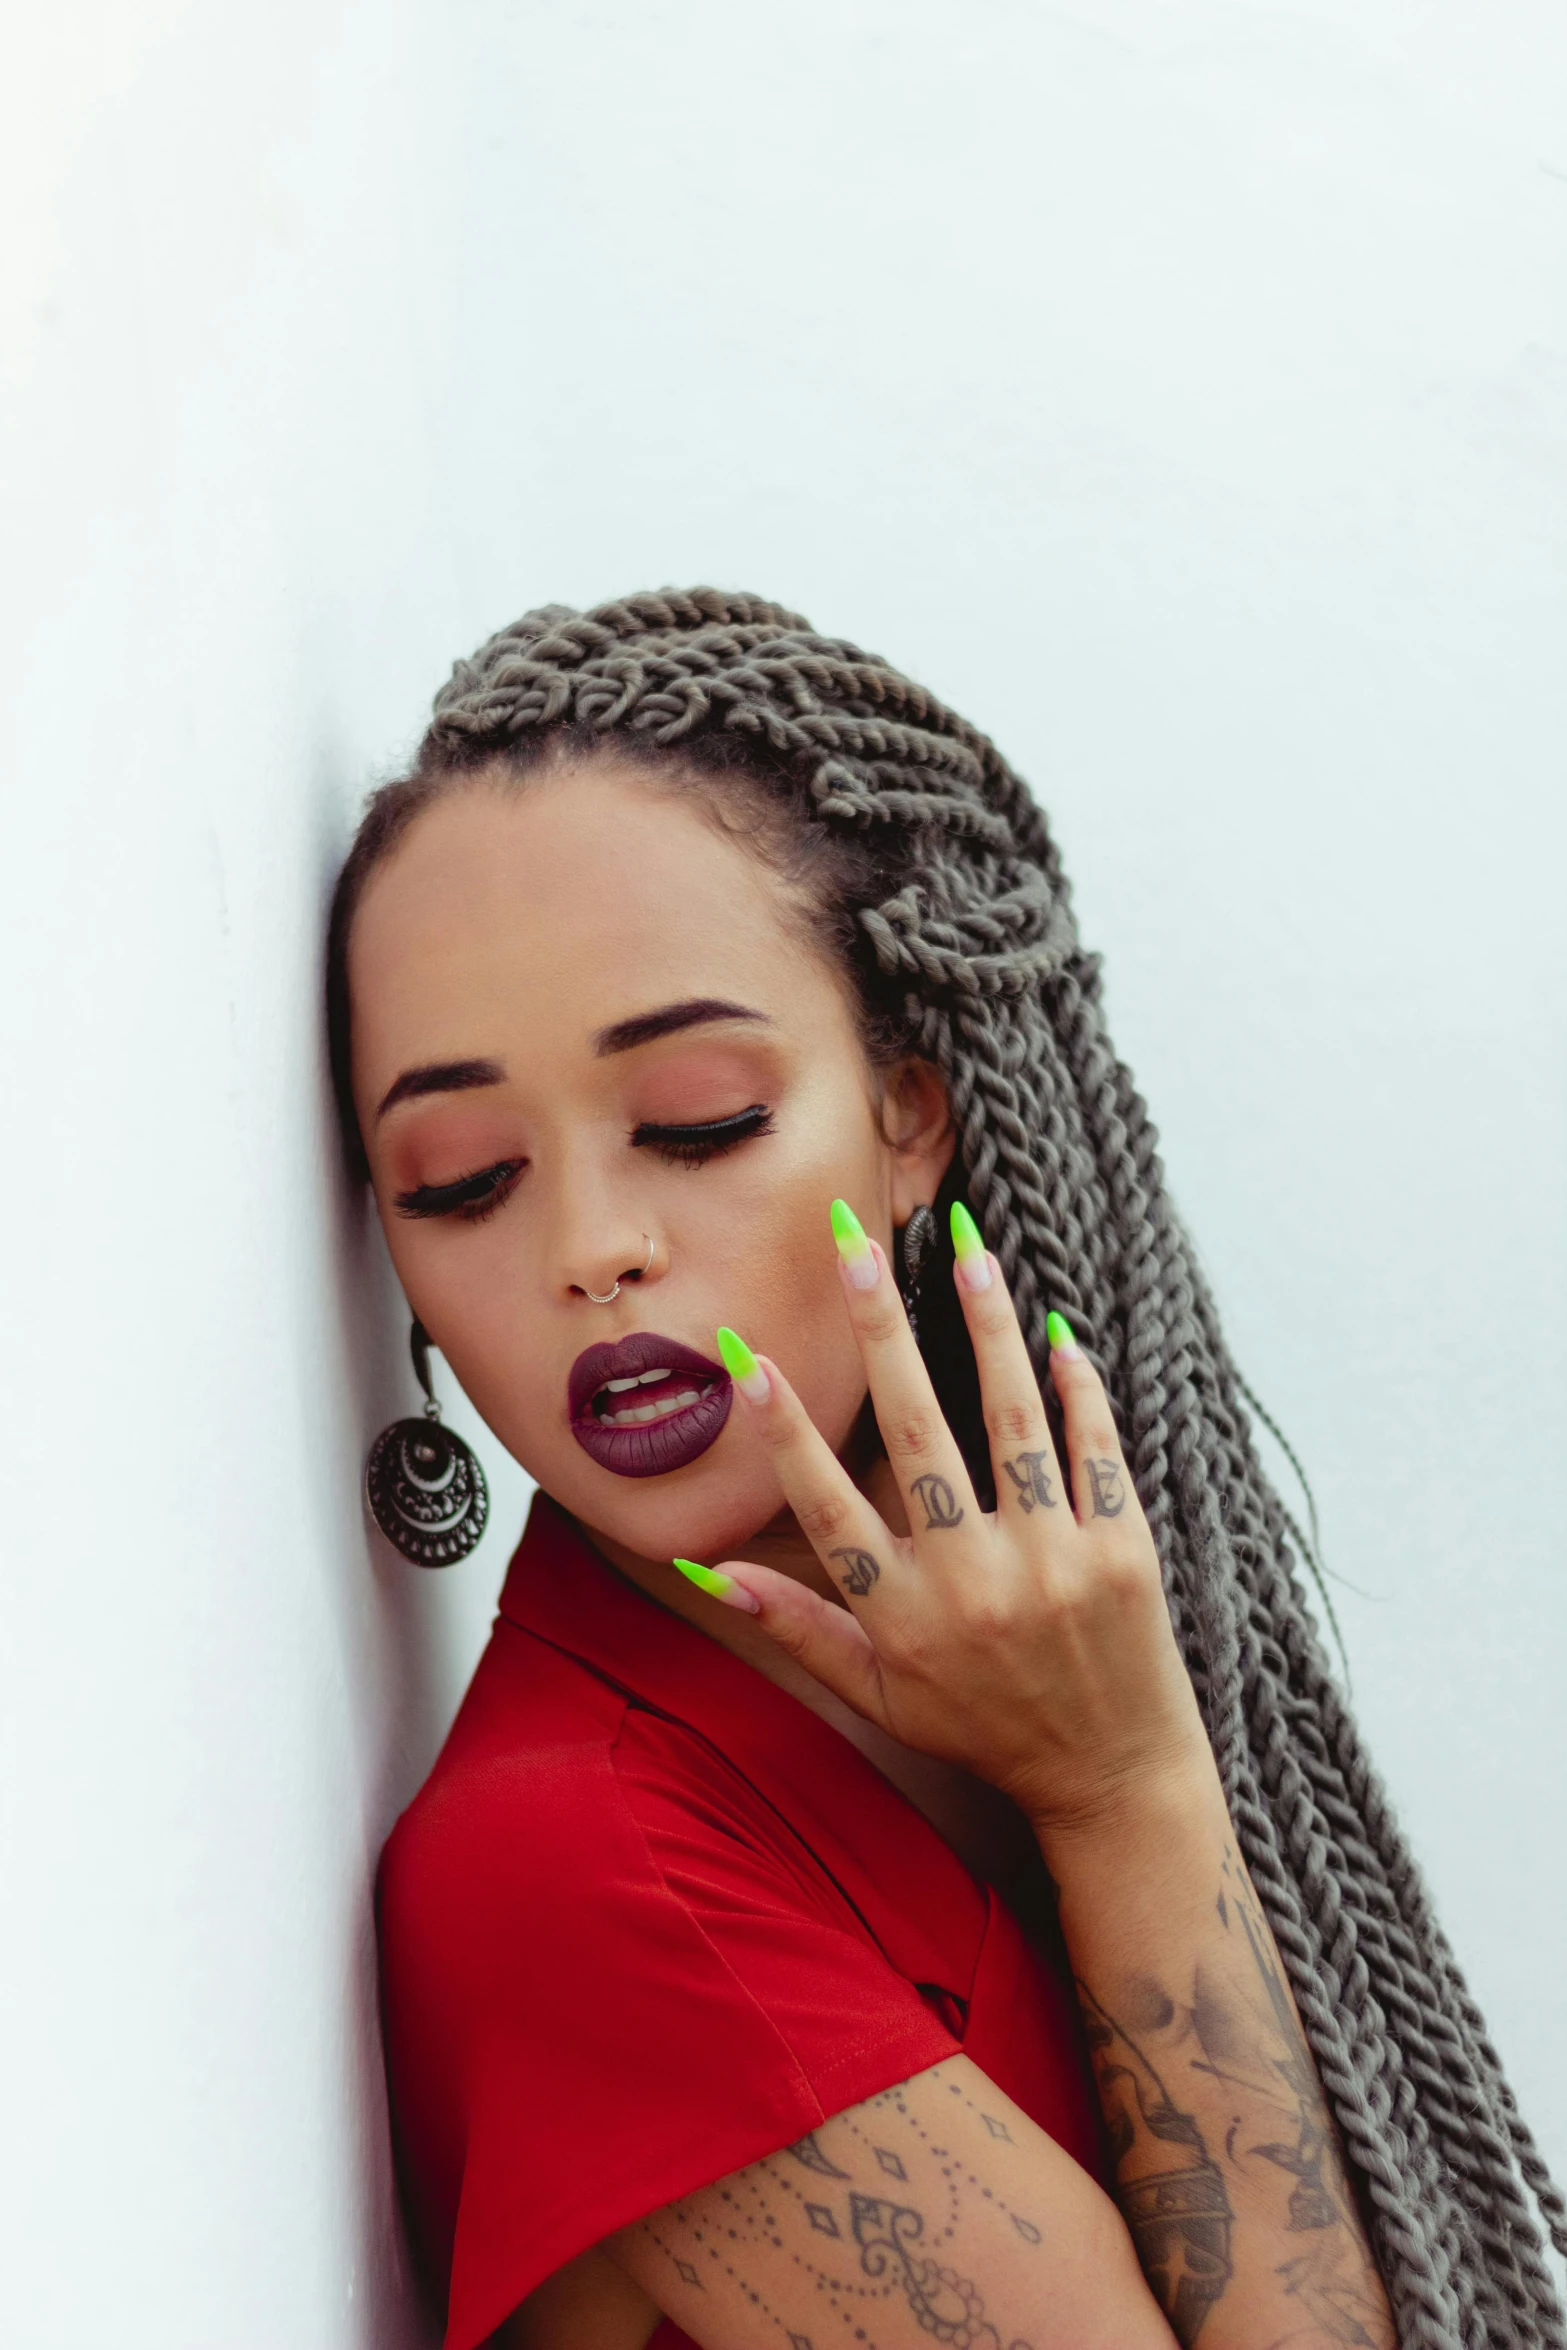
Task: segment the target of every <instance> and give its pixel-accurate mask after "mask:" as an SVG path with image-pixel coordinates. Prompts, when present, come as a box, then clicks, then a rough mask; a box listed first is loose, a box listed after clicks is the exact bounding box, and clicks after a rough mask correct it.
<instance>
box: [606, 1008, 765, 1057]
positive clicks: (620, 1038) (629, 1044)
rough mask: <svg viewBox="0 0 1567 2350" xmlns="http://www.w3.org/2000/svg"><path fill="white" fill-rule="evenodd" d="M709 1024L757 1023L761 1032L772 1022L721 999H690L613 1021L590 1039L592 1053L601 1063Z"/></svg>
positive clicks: (762, 1013) (763, 1016)
mask: <svg viewBox="0 0 1567 2350" xmlns="http://www.w3.org/2000/svg"><path fill="white" fill-rule="evenodd" d="M712 1020H759V1021H760V1022H761V1023H762V1025H763V1027H764V1028H770V1027H771V1026H772V1022H771V1021H770V1020H769V1019H768V1017H767V1014H766V1013H765V1012H753V1011H752V1010H751V1009H750V1008H749V1006H748V1005H745V1004H729V1003H725V1002H724V1000H723V998H722V997H721V996H710V995H699V996H691V997H689V998H688V999H687V1001H686V1002H685V1003H683V1004H665V1005H663V1006H662V1008H661V1009H660V1010H659V1011H656V1012H639V1013H638V1014H637V1015H636V1018H635V1019H633V1020H617V1021H616V1022H615V1023H614V1025H613V1027H610V1028H601V1029H600V1030H599V1032H598V1034H597V1036H595V1038H594V1039H593V1050H594V1052H595V1053H597V1054H598V1055H599V1057H600V1058H601V1059H602V1058H603V1057H604V1056H605V1055H606V1054H608V1053H629V1052H632V1051H634V1049H635V1048H636V1046H638V1045H639V1044H651V1043H652V1042H653V1040H654V1038H655V1037H659V1036H674V1035H675V1034H676V1033H677V1032H678V1031H679V1030H680V1029H682V1028H701V1027H704V1026H705V1025H706V1024H707V1023H708V1022H709V1021H712Z"/></svg>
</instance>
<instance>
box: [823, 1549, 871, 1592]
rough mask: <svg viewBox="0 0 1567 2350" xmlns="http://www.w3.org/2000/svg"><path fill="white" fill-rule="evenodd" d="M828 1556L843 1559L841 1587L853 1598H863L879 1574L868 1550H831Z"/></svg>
mask: <svg viewBox="0 0 1567 2350" xmlns="http://www.w3.org/2000/svg"><path fill="white" fill-rule="evenodd" d="M827 1555H828V1557H829V1558H835V1559H842V1561H843V1587H844V1589H845V1591H847V1592H849V1593H850V1594H851V1596H852V1597H853V1598H855V1599H863V1598H864V1597H865V1594H866V1592H867V1591H869V1589H870V1587H871V1585H872V1584H873V1583H874V1582H876V1581H877V1580H878V1578H879V1577H880V1574H881V1569H880V1567H879V1566H878V1565H877V1564H876V1561H875V1560H874V1559H873V1558H872V1557H871V1554H870V1552H869V1551H868V1550H833V1551H829V1552H828V1554H827Z"/></svg>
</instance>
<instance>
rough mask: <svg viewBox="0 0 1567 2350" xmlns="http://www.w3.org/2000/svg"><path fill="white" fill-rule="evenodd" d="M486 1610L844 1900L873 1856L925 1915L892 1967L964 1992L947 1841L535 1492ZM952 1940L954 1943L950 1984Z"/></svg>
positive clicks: (971, 1888) (881, 1879)
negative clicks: (793, 1839) (655, 1736)
mask: <svg viewBox="0 0 1567 2350" xmlns="http://www.w3.org/2000/svg"><path fill="white" fill-rule="evenodd" d="M715 1604H716V1603H715ZM500 1611H501V1614H502V1616H503V1617H504V1618H505V1619H506V1621H507V1622H508V1623H511V1624H514V1625H516V1626H517V1627H518V1628H519V1629H520V1630H522V1631H524V1632H531V1633H532V1634H534V1636H535V1637H536V1638H538V1639H541V1640H547V1641H548V1642H549V1643H550V1645H551V1646H552V1647H554V1648H558V1649H562V1650H564V1651H565V1652H566V1653H567V1654H568V1655H570V1656H574V1657H577V1658H579V1659H580V1660H581V1662H582V1663H583V1664H585V1665H586V1666H588V1667H589V1669H590V1670H591V1671H593V1672H594V1673H596V1674H598V1675H599V1676H600V1677H601V1678H602V1679H604V1680H607V1681H610V1682H612V1683H613V1684H614V1685H615V1686H616V1687H618V1688H620V1689H623V1690H625V1691H626V1693H627V1694H628V1695H629V1696H631V1697H632V1698H634V1699H636V1700H638V1701H639V1702H641V1703H643V1704H646V1705H650V1706H652V1707H653V1708H654V1709H655V1710H656V1711H658V1712H659V1713H662V1714H666V1715H670V1716H672V1717H673V1718H674V1719H676V1720H677V1721H680V1722H683V1723H685V1724H686V1725H687V1726H688V1727H689V1728H691V1729H693V1730H695V1731H696V1732H697V1733H698V1734H699V1735H700V1736H701V1737H703V1738H705V1739H706V1740H708V1741H709V1742H710V1743H711V1744H712V1745H713V1746H714V1747H716V1748H717V1750H718V1752H719V1753H720V1754H721V1755H722V1756H723V1757H724V1759H725V1761H726V1762H728V1763H729V1764H730V1765H732V1767H733V1768H735V1769H736V1770H738V1771H739V1772H740V1773H741V1775H742V1776H743V1777H744V1778H746V1779H747V1780H749V1781H750V1783H751V1785H752V1786H753V1787H754V1788H755V1789H756V1790H757V1792H758V1793H759V1794H760V1795H761V1796H763V1797H764V1799H765V1800H766V1801H767V1802H768V1803H769V1804H770V1805H771V1807H772V1808H773V1809H774V1810H775V1811H776V1812H777V1813H778V1814H779V1815H780V1816H781V1817H782V1819H783V1820H785V1821H786V1822H787V1823H788V1825H789V1826H790V1827H791V1828H792V1829H793V1830H794V1831H795V1832H796V1833H797V1834H799V1835H801V1836H803V1837H804V1839H805V1841H806V1842H807V1843H808V1844H809V1845H810V1847H811V1849H812V1850H813V1851H814V1852H815V1853H816V1855H817V1857H818V1859H819V1860H821V1862H822V1863H823V1864H824V1865H825V1866H826V1867H827V1868H828V1869H829V1870H830V1872H831V1873H832V1875H833V1876H834V1877H835V1878H836V1879H837V1880H838V1882H839V1884H840V1885H841V1886H842V1887H843V1888H844V1889H845V1891H847V1892H849V1893H850V1896H851V1898H852V1899H854V1900H855V1904H856V1907H861V1906H862V1905H863V1902H864V1898H865V1895H864V1890H863V1885H864V1880H865V1877H866V1874H867V1856H868V1855H870V1854H874V1856H875V1859H874V1878H875V1885H876V1890H877V1892H878V1893H879V1894H880V1895H881V1896H882V1897H883V1898H884V1899H885V1901H886V1902H887V1903H888V1904H889V1905H890V1913H889V1914H891V1915H893V1916H896V1917H898V1918H900V1919H901V1920H902V1921H903V1922H904V1926H905V1930H907V1929H913V1930H914V1934H915V1938H916V1939H922V1938H923V1937H922V1936H921V1935H920V1931H919V1923H920V1921H924V1920H928V1921H929V1931H930V1937H931V1938H930V1943H929V1947H928V1948H927V1949H926V1950H925V1951H924V1952H923V1953H917V1952H915V1951H913V1950H905V1951H904V1952H903V1953H902V1954H901V1956H900V1961H899V1963H900V1964H901V1965H902V1966H903V1968H904V1971H906V1972H909V1973H911V1974H912V1975H913V1978H914V1979H915V1980H928V1981H932V1982H938V1983H944V1984H946V1985H947V1986H948V1987H949V1988H951V1989H953V1990H956V1991H957V1992H958V1993H959V1995H960V1996H961V1997H965V1998H966V1997H967V1995H968V1991H969V1983H968V1980H967V1975H968V1972H969V1969H970V1967H971V1966H972V1961H973V1957H974V1956H975V1955H977V1951H978V1946H979V1941H980V1939H981V1937H982V1936H983V1933H984V1927H985V1920H986V1916H987V1913H988V1908H989V1902H988V1896H987V1894H986V1892H985V1891H984V1889H982V1888H981V1886H980V1885H979V1884H977V1883H976V1881H975V1879H974V1878H973V1877H972V1876H971V1875H970V1874H969V1871H968V1870H967V1868H965V1866H964V1864H963V1863H962V1861H960V1860H959V1858H958V1856H957V1854H956V1853H955V1852H954V1851H953V1850H952V1848H951V1846H950V1845H949V1844H947V1843H946V1841H945V1840H944V1838H942V1837H941V1836H939V1835H938V1834H937V1832H936V1830H935V1829H934V1828H933V1827H932V1826H931V1824H930V1822H929V1821H928V1820H927V1819H926V1818H925V1816H924V1814H923V1813H922V1812H920V1811H918V1810H917V1809H916V1808H915V1806H914V1805H913V1804H912V1803H910V1802H909V1801H908V1800H907V1798H906V1797H905V1796H903V1795H902V1794H900V1792H899V1791H898V1789H897V1788H896V1787H894V1786H893V1785H892V1783H891V1781H890V1780H888V1779H884V1778H883V1777H882V1774H881V1773H880V1771H878V1770H877V1769H876V1767H875V1766H874V1764H872V1763H871V1762H869V1761H868V1760H867V1759H866V1757H865V1756H864V1755H863V1754H861V1752H860V1750H859V1748H858V1747H857V1746H854V1745H852V1744H851V1743H850V1741H849V1740H848V1739H847V1738H845V1737H844V1735H843V1734H842V1732H841V1731H839V1730H836V1729H834V1728H833V1726H832V1724H831V1723H830V1722H824V1721H823V1720H822V1719H821V1717H820V1715H818V1714H814V1713H812V1711H811V1710H810V1708H809V1707H808V1706H805V1705H802V1704H801V1703H800V1701H799V1699H798V1698H796V1697H793V1696H791V1695H790V1694H789V1692H788V1691H787V1690H786V1689H780V1688H778V1687H777V1686H776V1684H775V1683H773V1682H771V1681H768V1680H766V1679H764V1677H763V1676H762V1675H761V1674H760V1673H758V1672H757V1671H756V1670H755V1668H754V1667H753V1666H751V1665H748V1664H747V1663H746V1662H745V1661H744V1659H743V1658H741V1657H738V1656H735V1655H733V1654H732V1653H731V1652H730V1650H728V1649H727V1648H721V1647H720V1646H719V1644H718V1643H717V1641H716V1640H709V1639H707V1638H706V1637H705V1635H704V1634H702V1633H700V1632H698V1631H697V1630H696V1629H695V1627H694V1626H693V1625H691V1624H688V1623H687V1622H686V1621H685V1620H684V1618H683V1617H681V1616H677V1615H674V1614H672V1613H671V1612H670V1610H669V1609H667V1608H662V1607H660V1606H658V1605H657V1603H656V1602H655V1601H653V1600H651V1599H649V1598H648V1596H647V1595H646V1593H645V1592H642V1591H640V1590H638V1588H637V1586H636V1585H635V1584H634V1583H629V1582H628V1581H627V1580H626V1579H625V1577H624V1576H623V1575H619V1574H617V1573H616V1572H615V1570H614V1569H613V1568H612V1567H611V1566H610V1565H609V1564H608V1562H607V1561H606V1560H604V1559H603V1558H601V1557H600V1556H599V1554H598V1552H597V1551H596V1550H594V1549H593V1548H592V1546H591V1544H590V1543H589V1542H588V1541H587V1540H586V1538H585V1537H584V1536H583V1534H582V1532H581V1530H580V1529H579V1528H578V1526H577V1525H576V1523H575V1521H574V1520H573V1519H571V1518H570V1517H568V1516H567V1514H566V1512H565V1511H564V1510H563V1509H561V1508H560V1506H559V1504H558V1503H556V1502H553V1501H551V1500H550V1499H549V1497H548V1495H547V1494H544V1493H539V1494H536V1495H535V1496H534V1501H533V1508H532V1510H531V1512H530V1514H529V1518H528V1524H527V1527H526V1529H525V1531H524V1533H523V1537H522V1541H521V1542H520V1543H519V1545H518V1547H517V1550H516V1553H515V1555H514V1557H513V1559H512V1562H511V1565H510V1567H509V1569H508V1570H507V1575H506V1582H505V1587H504V1589H503V1590H502V1592H501V1602H500ZM878 1906H879V1904H878ZM898 1938H899V1939H900V1940H902V1938H903V1936H902V1934H901V1933H900V1934H899V1937H898ZM955 1942H956V1944H957V1946H958V1948H963V1947H964V1946H965V1945H966V1946H967V1947H966V1952H965V1956H966V1960H967V1963H966V1964H965V1965H962V1966H961V1968H960V1969H959V1970H958V1971H960V1973H961V1975H962V1976H963V1979H961V1980H959V1981H957V1982H954V1981H953V1972H954V1964H953V1962H954V1959H955V1957H956V1956H957V1950H956V1949H955V1947H954V1944H955Z"/></svg>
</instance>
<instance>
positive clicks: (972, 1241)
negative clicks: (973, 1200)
mask: <svg viewBox="0 0 1567 2350" xmlns="http://www.w3.org/2000/svg"><path fill="white" fill-rule="evenodd" d="M952 1245H953V1247H954V1248H955V1249H956V1251H957V1254H958V1262H959V1263H960V1264H961V1263H962V1261H963V1259H964V1258H965V1257H982V1256H983V1255H984V1253H985V1243H984V1241H983V1240H982V1239H981V1238H980V1232H979V1226H978V1225H977V1224H976V1223H975V1221H974V1219H973V1217H972V1216H971V1215H970V1214H969V1212H968V1210H967V1208H966V1207H965V1206H964V1205H963V1202H962V1201H961V1200H960V1199H955V1200H954V1201H953V1203H952Z"/></svg>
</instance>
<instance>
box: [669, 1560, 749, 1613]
mask: <svg viewBox="0 0 1567 2350" xmlns="http://www.w3.org/2000/svg"><path fill="white" fill-rule="evenodd" d="M670 1563H671V1564H672V1565H673V1566H677V1567H678V1568H679V1569H680V1572H681V1573H682V1575H684V1577H685V1579H686V1581H687V1582H688V1583H694V1584H695V1585H696V1587H697V1589H698V1591H705V1592H706V1593H707V1595H708V1597H709V1599H721V1600H722V1601H723V1602H724V1604H725V1606H726V1607H738V1608H743V1609H744V1610H745V1612H746V1614H747V1615H749V1616H759V1615H760V1614H761V1612H762V1611H761V1609H760V1608H759V1607H758V1605H757V1603H756V1601H755V1599H754V1598H753V1597H752V1595H751V1593H750V1592H749V1591H747V1589H746V1587H745V1585H744V1584H743V1583H737V1582H736V1581H735V1579H734V1577H733V1575H722V1574H720V1573H719V1571H718V1569H717V1568H716V1567H703V1566H699V1565H698V1564H697V1562H696V1560H695V1559H674V1560H672V1561H671V1562H670Z"/></svg>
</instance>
